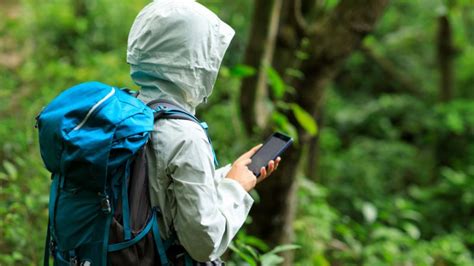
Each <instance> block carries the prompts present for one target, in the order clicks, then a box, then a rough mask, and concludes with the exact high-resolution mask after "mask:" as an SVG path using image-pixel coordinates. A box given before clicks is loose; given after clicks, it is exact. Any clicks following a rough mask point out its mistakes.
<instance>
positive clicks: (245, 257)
mask: <svg viewBox="0 0 474 266" xmlns="http://www.w3.org/2000/svg"><path fill="white" fill-rule="evenodd" d="M229 248H230V249H231V250H232V251H234V252H235V253H236V254H237V255H239V257H240V258H242V259H243V260H245V261H246V262H247V263H248V264H249V265H250V266H257V262H256V261H255V260H254V259H252V257H250V256H249V255H247V254H245V253H244V252H242V251H241V250H240V249H238V248H237V247H236V246H235V245H234V244H230V246H229Z"/></svg>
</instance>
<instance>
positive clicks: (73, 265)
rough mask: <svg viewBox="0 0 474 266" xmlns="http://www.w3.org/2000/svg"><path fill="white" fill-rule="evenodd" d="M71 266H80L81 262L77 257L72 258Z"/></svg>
mask: <svg viewBox="0 0 474 266" xmlns="http://www.w3.org/2000/svg"><path fill="white" fill-rule="evenodd" d="M69 266H79V260H78V259H77V256H74V257H71V258H70V259H69Z"/></svg>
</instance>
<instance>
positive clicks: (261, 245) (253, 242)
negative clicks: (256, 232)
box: [241, 235, 270, 252]
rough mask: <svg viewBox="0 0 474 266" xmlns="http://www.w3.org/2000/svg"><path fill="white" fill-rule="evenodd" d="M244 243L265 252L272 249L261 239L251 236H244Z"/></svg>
mask: <svg viewBox="0 0 474 266" xmlns="http://www.w3.org/2000/svg"><path fill="white" fill-rule="evenodd" d="M241 239H242V241H243V242H244V243H246V244H248V245H250V246H253V247H256V248H258V249H260V250H261V251H263V252H266V251H268V250H269V249H270V248H269V247H268V245H267V244H266V243H265V242H264V241H263V240H261V239H259V238H257V237H255V236H251V235H244V236H242V237H241Z"/></svg>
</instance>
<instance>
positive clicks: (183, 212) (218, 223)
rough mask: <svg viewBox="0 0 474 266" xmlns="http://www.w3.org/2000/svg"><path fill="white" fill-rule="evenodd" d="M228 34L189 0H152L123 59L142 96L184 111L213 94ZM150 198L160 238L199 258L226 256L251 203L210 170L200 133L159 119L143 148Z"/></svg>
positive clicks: (135, 26)
mask: <svg viewBox="0 0 474 266" xmlns="http://www.w3.org/2000/svg"><path fill="white" fill-rule="evenodd" d="M233 35H234V31H233V30H232V28H230V27H229V26H228V25H227V24H225V23H224V22H222V21H221V20H220V19H219V18H218V17H217V16H216V15H215V14H213V13H212V12H211V11H209V10H208V9H207V8H205V7H203V6H202V5H200V4H198V3H196V2H194V1H192V0H156V1H153V2H152V3H150V4H149V5H148V6H146V7H145V8H144V9H143V10H142V11H141V12H140V13H139V14H138V16H137V18H136V19H135V22H134V24H133V26H132V29H131V31H130V35H129V39H128V49H127V62H128V63H129V64H130V66H131V76H132V79H133V80H134V82H135V83H136V84H138V85H139V86H140V87H141V90H140V98H141V99H142V100H143V101H145V102H149V101H151V100H154V99H164V100H168V101H170V102H172V103H174V104H176V105H179V106H180V107H182V108H183V109H185V110H187V111H188V112H190V113H193V114H194V112H195V108H196V107H197V106H198V105H199V104H200V103H202V102H203V101H205V100H206V98H207V97H209V95H210V94H211V92H212V88H213V86H214V83H215V80H216V77H217V74H218V71H219V67H220V64H221V62H222V58H223V57H224V53H225V51H226V49H227V47H228V45H229V43H230V41H231V39H232V37H233ZM148 156H149V157H148V158H149V178H150V179H149V182H150V198H151V202H152V205H153V206H159V207H160V209H161V210H162V212H163V219H160V225H161V234H162V235H163V236H164V237H169V236H170V234H171V232H172V229H173V228H174V230H175V231H176V233H177V235H178V238H179V241H180V243H181V244H182V245H183V246H184V248H185V249H186V250H187V251H188V253H189V254H190V255H191V257H192V258H193V259H195V260H197V261H201V262H203V261H209V260H215V259H217V258H218V257H219V256H221V255H222V253H224V251H225V250H226V249H227V247H228V246H229V244H230V241H231V240H232V238H233V237H234V236H235V234H236V233H237V231H238V230H239V228H240V227H241V226H242V225H243V223H244V221H245V219H246V217H247V215H248V213H249V210H250V207H251V206H252V204H253V200H252V198H251V197H250V195H249V194H248V193H247V192H246V191H245V190H244V189H243V188H242V186H241V185H240V184H239V183H237V182H236V181H234V180H231V179H229V178H225V176H226V175H227V172H228V171H229V169H230V165H227V166H225V167H223V168H220V169H217V170H216V169H215V167H214V164H213V153H212V151H211V147H210V144H209V142H208V139H207V137H206V133H205V132H204V130H203V129H202V128H201V127H200V126H199V125H198V124H196V123H194V122H191V121H186V120H160V121H158V122H157V123H156V124H155V128H154V132H153V134H152V140H151V143H149V149H148Z"/></svg>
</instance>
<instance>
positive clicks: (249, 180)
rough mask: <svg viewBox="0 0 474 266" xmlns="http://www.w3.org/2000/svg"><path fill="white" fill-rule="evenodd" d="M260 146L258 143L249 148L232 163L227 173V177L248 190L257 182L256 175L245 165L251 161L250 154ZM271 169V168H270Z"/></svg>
mask: <svg viewBox="0 0 474 266" xmlns="http://www.w3.org/2000/svg"><path fill="white" fill-rule="evenodd" d="M261 146H262V144H258V145H257V146H255V147H253V148H252V149H250V150H249V151H248V152H246V153H244V154H242V155H241V156H240V157H239V158H238V159H237V160H235V162H234V163H233V164H232V168H231V169H230V171H229V173H228V174H227V178H230V179H234V180H235V181H237V182H239V184H240V185H242V187H243V188H244V189H245V190H246V191H247V192H248V191H250V190H252V189H253V188H254V187H255V185H256V184H257V177H256V176H255V175H254V174H253V173H252V171H250V170H249V168H248V167H247V165H249V164H250V163H251V162H252V159H250V157H252V155H254V154H255V152H256V151H257V150H258V149H259V148H260V147H261ZM272 170H273V169H272Z"/></svg>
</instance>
